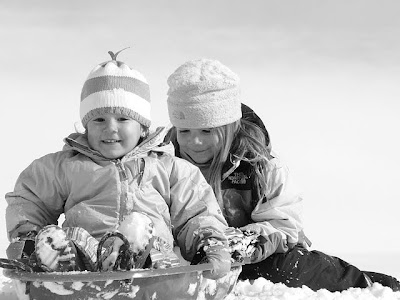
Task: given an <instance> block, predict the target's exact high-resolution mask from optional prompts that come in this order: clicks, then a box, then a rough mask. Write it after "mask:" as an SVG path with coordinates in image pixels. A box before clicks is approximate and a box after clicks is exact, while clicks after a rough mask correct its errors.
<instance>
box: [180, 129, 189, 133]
mask: <svg viewBox="0 0 400 300" xmlns="http://www.w3.org/2000/svg"><path fill="white" fill-rule="evenodd" d="M188 132H189V130H188V129H179V133H188Z"/></svg>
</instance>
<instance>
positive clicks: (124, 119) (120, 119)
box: [118, 117, 130, 122]
mask: <svg viewBox="0 0 400 300" xmlns="http://www.w3.org/2000/svg"><path fill="white" fill-rule="evenodd" d="M129 120H130V119H129V118H125V117H120V118H118V121H119V122H125V121H129Z"/></svg>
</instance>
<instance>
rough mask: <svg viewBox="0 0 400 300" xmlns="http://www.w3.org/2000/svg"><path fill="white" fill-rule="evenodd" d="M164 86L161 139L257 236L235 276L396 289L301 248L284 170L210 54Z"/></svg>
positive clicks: (392, 282)
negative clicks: (165, 129) (165, 120)
mask: <svg viewBox="0 0 400 300" xmlns="http://www.w3.org/2000/svg"><path fill="white" fill-rule="evenodd" d="M168 85H169V90H168V100H167V102H168V111H169V118H170V121H171V123H172V125H173V126H174V127H173V128H172V129H171V131H170V132H169V134H168V136H167V138H168V140H171V141H172V142H173V143H174V145H175V151H176V155H177V156H179V157H182V158H184V159H186V160H187V161H189V162H191V163H192V164H194V165H196V166H198V167H199V168H200V170H201V171H202V173H203V174H204V176H205V178H206V179H207V181H208V183H209V184H210V185H211V186H212V187H213V189H214V192H215V194H216V196H217V200H218V201H219V204H220V207H221V209H222V211H223V214H224V216H225V218H226V220H227V222H228V224H229V225H230V226H232V227H235V228H237V230H238V229H239V230H241V231H242V232H243V234H242V237H243V236H244V237H246V236H249V234H250V233H255V234H257V235H259V238H258V241H257V242H256V243H255V244H254V243H252V244H250V246H252V247H253V248H252V250H250V251H242V253H246V252H247V253H249V255H250V257H251V261H252V264H251V265H245V266H243V271H242V273H241V275H240V278H241V279H256V278H258V277H260V276H261V277H265V278H266V279H268V280H270V281H272V282H275V283H277V282H282V283H284V284H286V285H288V286H289V287H301V286H302V285H307V286H308V287H310V288H311V289H313V290H317V289H320V288H325V289H328V290H330V291H341V290H345V289H347V288H349V287H367V286H369V284H370V282H371V281H373V282H374V281H377V282H380V283H381V284H383V285H387V286H389V287H391V288H393V289H394V290H399V288H400V284H399V282H398V281H397V280H396V279H395V278H393V277H390V276H387V275H384V274H378V273H372V272H362V271H360V270H359V269H357V268H356V267H354V266H352V265H350V264H348V263H347V262H344V261H343V260H341V259H339V258H336V257H332V256H329V255H326V254H324V253H322V252H319V251H309V250H307V244H309V245H310V243H309V241H308V239H307V238H306V237H305V235H304V234H303V223H302V220H301V205H302V199H301V197H300V196H299V195H298V194H297V193H296V191H295V190H294V189H293V187H292V185H291V181H290V177H289V172H288V169H287V168H286V166H284V165H283V164H282V162H281V161H280V160H279V159H278V158H277V157H276V155H275V154H272V152H271V146H270V141H269V135H268V132H267V131H266V130H265V127H264V125H263V124H262V121H261V120H260V118H259V117H258V116H257V115H256V114H255V113H254V112H253V111H252V110H251V109H250V108H248V107H247V106H245V105H243V104H241V98H240V90H239V89H240V87H239V78H238V76H237V75H236V74H235V73H234V72H232V71H231V70H230V69H229V68H227V67H226V66H224V65H223V64H221V63H220V62H219V61H216V60H209V59H199V60H193V61H188V62H186V63H184V64H183V65H181V66H180V67H179V68H178V69H177V70H176V71H175V72H174V73H173V74H172V75H171V76H170V77H169V78H168ZM233 238H234V239H236V238H237V235H235V234H233ZM230 244H232V245H235V244H236V242H232V243H230ZM254 249H255V250H254Z"/></svg>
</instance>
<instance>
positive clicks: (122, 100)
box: [6, 52, 231, 278]
mask: <svg viewBox="0 0 400 300" xmlns="http://www.w3.org/2000/svg"><path fill="white" fill-rule="evenodd" d="M109 53H110V55H111V57H112V60H110V61H107V62H104V63H101V64H99V65H97V66H96V67H95V68H94V69H93V70H92V71H91V72H90V74H89V76H88V78H87V80H86V82H85V84H84V86H83V89H82V93H81V102H80V117H81V121H82V124H83V126H84V128H85V130H86V131H85V133H84V134H80V133H74V134H71V135H70V136H69V137H67V138H66V139H65V146H64V148H63V150H62V151H59V152H56V153H51V154H48V155H45V156H43V157H41V158H39V159H36V160H35V161H34V162H33V163H32V164H31V165H30V166H28V167H27V168H26V169H25V170H24V171H23V172H22V173H21V175H20V176H19V178H18V180H17V182H16V185H15V189H14V191H13V192H10V193H8V194H7V195H6V200H7V202H8V207H7V210H6V223H7V232H8V238H9V240H10V241H11V242H20V241H23V240H26V239H33V238H35V239H36V249H35V251H36V257H37V259H38V261H39V264H40V265H41V267H43V269H45V270H50V271H54V270H56V271H57V270H71V269H72V270H74V269H76V267H74V266H73V267H72V268H71V262H74V260H73V258H74V257H75V262H76V260H77V259H79V257H78V258H77V257H76V253H77V252H76V251H74V249H73V248H74V247H75V248H76V249H75V250H77V251H78V250H81V252H83V253H84V254H86V257H85V258H88V259H89V261H90V263H91V264H90V263H89V265H91V266H92V267H93V264H96V263H99V262H96V261H95V260H96V257H95V255H96V253H93V250H92V249H93V248H94V247H95V246H97V245H98V243H99V241H102V242H103V241H104V240H102V238H104V236H105V235H106V234H107V233H109V232H111V233H113V232H118V233H119V234H118V235H115V236H114V237H113V239H111V240H113V242H110V243H111V246H110V247H109V249H110V250H109V251H106V252H105V254H104V253H103V255H105V257H103V261H102V262H101V263H99V265H98V268H99V269H102V270H108V269H112V268H114V269H115V264H116V261H117V259H118V253H119V250H120V248H121V247H122V245H123V244H124V243H126V241H128V242H129V243H130V245H128V247H127V249H126V250H130V251H132V253H133V254H135V255H136V254H140V253H141V252H143V251H144V250H145V249H146V246H147V245H148V244H149V240H150V239H151V238H152V240H153V241H154V243H155V244H157V245H158V246H157V247H156V248H157V249H158V250H160V249H161V250H162V251H161V252H162V253H161V254H166V255H167V256H168V255H172V254H171V252H172V249H173V246H174V241H175V242H176V244H177V245H178V246H179V248H180V251H181V254H182V256H183V258H185V259H186V260H188V261H191V260H192V258H193V257H194V255H195V254H196V253H197V252H198V251H199V250H201V249H202V250H204V252H205V255H206V258H207V259H208V261H209V262H211V263H212V265H213V270H212V271H211V273H210V274H209V277H210V278H219V277H222V276H224V275H225V274H227V272H228V271H229V270H230V266H231V262H230V255H229V253H228V252H227V239H226V237H225V235H224V231H225V229H226V227H227V224H226V221H225V220H224V218H223V216H222V213H221V211H220V209H219V206H218V203H217V201H216V199H215V196H214V193H213V191H212V189H211V187H210V186H209V185H208V184H207V182H206V180H205V179H204V177H203V175H202V174H201V172H200V171H199V170H198V168H196V167H195V166H193V165H192V164H190V163H188V162H186V161H184V160H182V159H179V158H176V157H174V156H173V147H172V145H165V144H162V142H163V139H164V135H165V134H163V133H164V132H165V130H163V129H157V130H156V131H155V132H154V133H152V134H149V127H150V124H151V121H150V93H149V85H148V83H147V81H146V79H145V78H144V77H143V75H142V74H140V73H139V72H138V71H136V70H133V69H131V68H130V67H129V66H128V65H126V64H125V63H123V62H121V61H117V60H116V56H117V54H118V53H117V54H114V53H112V52H109ZM171 152H172V155H171ZM62 213H64V214H65V222H64V223H63V229H64V230H61V229H60V228H58V227H57V226H56V225H54V224H57V220H58V219H59V217H60V215H61V214H62ZM135 228H139V230H136V231H134V230H135ZM120 233H123V234H122V235H121V234H120ZM118 237H121V238H122V240H121V239H119V238H118ZM125 238H126V239H125ZM129 247H130V249H128V248H129ZM78 252H79V251H78ZM88 252H89V254H88ZM168 252H169V253H168ZM74 254H75V255H74ZM156 254H157V253H156ZM159 254H160V253H158V255H159ZM87 256H88V257H87ZM156 256H157V255H155V256H154V257H156ZM65 264H67V265H68V266H67V267H65ZM153 266H154V265H153ZM88 268H89V269H90V267H88Z"/></svg>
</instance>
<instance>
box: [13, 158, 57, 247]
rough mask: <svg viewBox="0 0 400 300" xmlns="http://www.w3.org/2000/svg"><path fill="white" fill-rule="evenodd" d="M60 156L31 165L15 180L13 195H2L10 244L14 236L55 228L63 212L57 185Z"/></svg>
mask: <svg viewBox="0 0 400 300" xmlns="http://www.w3.org/2000/svg"><path fill="white" fill-rule="evenodd" d="M59 159H60V153H55V154H49V155H46V156H44V157H42V158H39V159H37V160H35V161H33V162H32V163H31V164H30V165H29V166H28V167H27V168H26V169H25V170H24V171H23V172H22V173H21V174H20V176H19V178H18V180H17V182H16V184H15V188H14V191H13V192H10V193H7V194H6V200H7V203H8V206H7V209H6V225H7V233H8V238H9V240H11V239H12V238H15V237H17V236H18V233H22V232H25V233H26V232H29V231H32V230H36V231H37V230H38V229H41V228H42V227H43V226H45V225H48V224H57V220H58V217H59V216H60V214H61V213H62V212H63V206H64V201H63V199H62V196H61V195H62V193H63V191H62V187H61V185H60V184H59V179H60V176H59V174H60V172H59V171H58V170H59V169H60V168H61V166H60V161H59Z"/></svg>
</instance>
